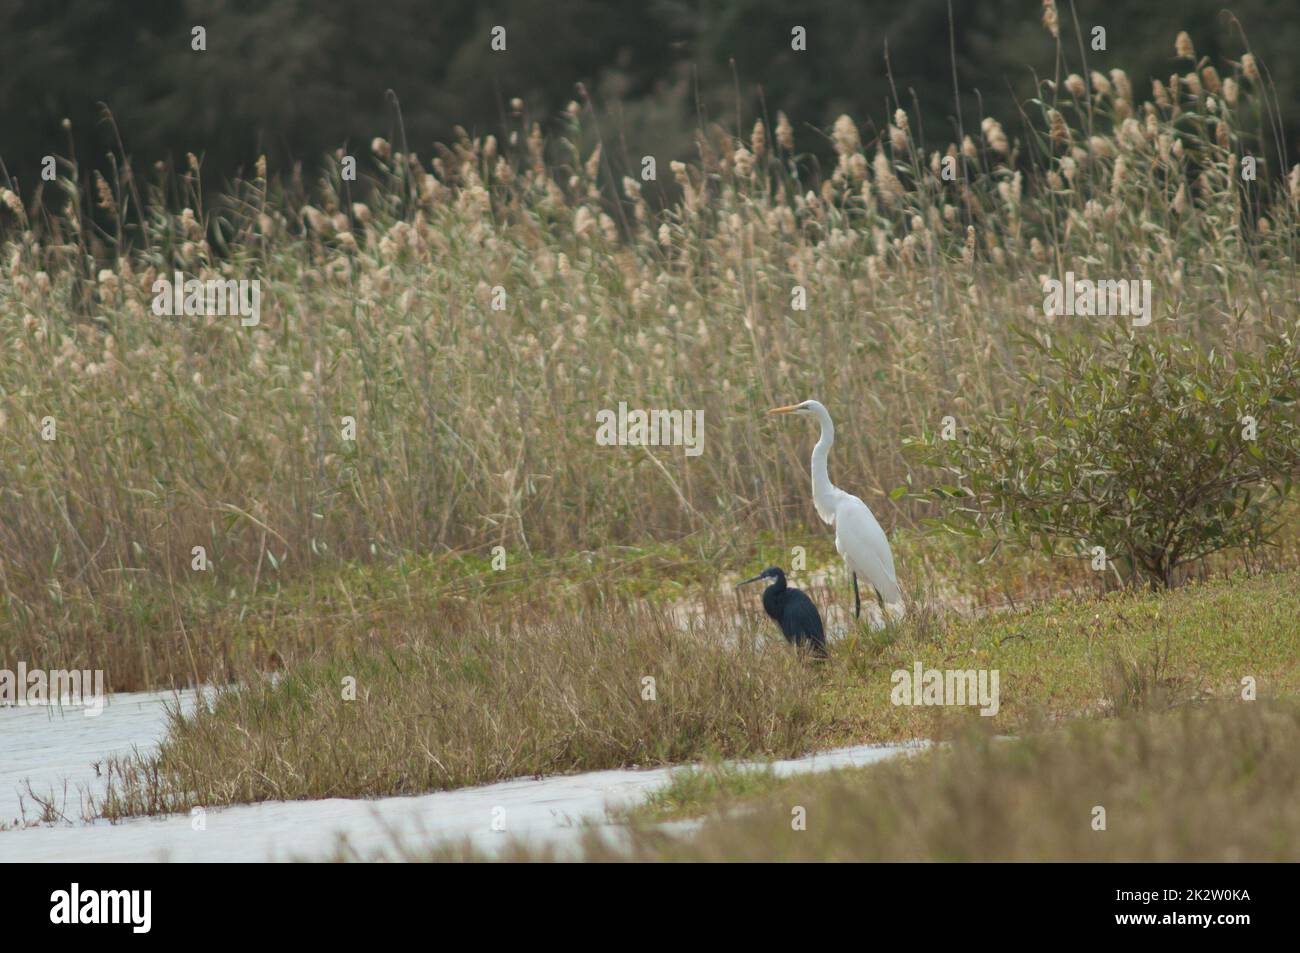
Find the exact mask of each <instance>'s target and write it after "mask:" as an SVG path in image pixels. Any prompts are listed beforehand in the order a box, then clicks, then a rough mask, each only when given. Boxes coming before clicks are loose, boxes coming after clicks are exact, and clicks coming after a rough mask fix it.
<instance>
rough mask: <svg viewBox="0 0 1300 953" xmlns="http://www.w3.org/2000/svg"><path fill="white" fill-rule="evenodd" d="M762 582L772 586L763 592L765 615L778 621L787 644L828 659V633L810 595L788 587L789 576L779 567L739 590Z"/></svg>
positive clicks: (747, 582) (740, 584)
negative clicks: (762, 580) (786, 576)
mask: <svg viewBox="0 0 1300 953" xmlns="http://www.w3.org/2000/svg"><path fill="white" fill-rule="evenodd" d="M760 579H771V580H772V582H771V583H769V584H768V587H767V588H766V589H764V590H763V611H764V612H766V613H767V614H768V615H769V616H771V617H772V618H773V619H775V620H776V624H777V625H779V626H780V627H781V634H782V635H784V636H785V640H786V641H787V642H789V643H790V644H791V645H793V646H795V647H796V648H804V647H807V648H808V649H809V651H811V652H812V654H813V655H816V656H817V657H818V658H825V657H826V633H825V632H824V631H823V630H822V617H821V614H820V613H818V611H817V607H816V606H815V605H813V601H812V600H811V599H809V598H808V594H807V593H805V592H803V591H802V590H800V589H793V588H791V587H790V586H788V585H786V582H785V572H784V571H782V570H781V568H780V567H778V566H771V567H769V568H767V569H764V570H763V571H762V572H760V573H759V574H758V575H757V576H755V577H754V578H753V579H746V580H745V581H744V582H738V583H736V588H737V589H739V588H740V587H741V586H747V585H749V584H750V583H751V582H758V581H759V580H760Z"/></svg>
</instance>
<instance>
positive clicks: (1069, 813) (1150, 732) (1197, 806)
mask: <svg viewBox="0 0 1300 953" xmlns="http://www.w3.org/2000/svg"><path fill="white" fill-rule="evenodd" d="M1297 784H1300V708H1297V707H1296V705H1295V704H1294V703H1290V704H1286V705H1269V704H1266V703H1263V702H1257V703H1244V702H1237V703H1229V704H1224V705H1210V706H1193V707H1188V708H1184V709H1182V710H1180V711H1178V712H1176V713H1173V714H1167V715H1162V716H1143V717H1140V718H1136V719H1131V720H1123V721H1106V722H1100V723H1099V722H1089V721H1082V722H1078V723H1075V724H1072V725H1069V726H1068V727H1066V728H1063V729H1060V730H1057V731H1053V732H1050V733H1047V734H1043V735H1038V736H1035V737H1031V738H1026V739H1023V740H1018V741H998V740H994V739H992V738H990V737H989V736H988V735H987V734H985V733H971V734H967V735H965V736H964V737H962V738H961V739H959V740H958V741H956V742H955V743H954V744H953V745H952V746H951V747H950V748H949V749H947V750H942V751H935V752H932V753H928V754H923V755H918V756H916V757H914V758H911V759H908V760H906V761H901V762H889V763H886V764H883V765H878V766H874V767H871V768H861V769H851V770H845V771H840V772H835V773H832V774H829V775H819V776H796V777H793V778H789V779H784V780H783V779H777V778H775V777H774V776H772V775H770V774H752V773H751V774H750V775H748V776H747V777H745V778H744V779H741V780H732V781H728V780H726V779H723V780H721V781H718V780H716V779H715V782H714V783H712V784H701V783H700V782H699V781H698V780H696V779H689V778H688V779H686V780H685V781H683V783H682V786H681V787H680V788H678V790H677V791H676V792H675V793H674V792H668V793H667V794H666V795H665V803H673V802H675V801H676V802H679V803H678V806H680V805H681V803H687V804H689V805H690V806H691V808H692V810H690V811H687V812H686V813H694V814H705V815H707V817H706V819H705V821H704V823H703V826H702V827H700V828H699V829H698V830H696V831H694V832H693V833H691V834H689V835H687V836H675V835H670V834H667V833H664V832H662V831H660V830H657V829H656V828H655V827H654V825H653V824H651V823H649V822H648V821H646V820H642V821H641V822H639V823H635V824H633V825H632V826H631V827H630V828H629V829H628V840H627V842H625V843H621V844H618V845H615V844H613V843H612V842H611V841H610V840H609V839H608V838H606V837H604V836H603V835H601V834H599V833H593V834H590V835H588V836H587V837H586V839H585V843H584V845H583V848H582V850H581V852H580V855H579V856H580V857H581V859H584V860H589V861H618V860H635V861H732V862H734V861H966V862H969V861H983V862H988V861H1067V860H1068V861H1091V862H1097V861H1158V862H1168V861H1290V862H1294V861H1295V860H1297V859H1298V858H1300V800H1297V799H1296V798H1295V796H1294V792H1295V790H1296V786H1297ZM756 785H763V786H765V787H766V788H767V790H766V791H765V792H763V793H762V794H757V795H756V794H754V793H753V789H754V787H755V786H756ZM1098 807H1101V808H1104V809H1105V818H1104V821H1105V829H1104V830H1097V829H1094V817H1095V816H1096V815H1095V813H1094V811H1095V809H1096V808H1098ZM796 808H803V810H804V812H805V816H806V821H807V824H806V829H805V830H798V831H797V830H794V829H792V817H793V814H792V812H793V811H794V810H795V809H796ZM675 813H678V814H680V813H682V812H681V811H677V812H675ZM397 854H398V855H399V856H401V858H402V859H406V860H482V859H486V858H485V857H484V856H483V855H480V854H477V853H476V852H475V851H474V850H473V849H472V848H471V847H469V846H468V845H452V846H447V847H443V848H439V849H436V850H434V851H432V852H429V853H421V854H410V853H409V852H408V853H407V854H405V855H403V853H402V852H401V850H400V849H399V850H398V851H397ZM496 856H498V857H499V858H500V859H505V860H516V861H518V860H553V859H556V858H557V854H556V852H555V851H554V850H537V849H532V848H528V847H526V846H522V845H519V844H515V845H514V846H512V847H508V848H506V849H504V850H503V851H502V852H501V853H500V854H499V855H496ZM341 857H342V858H344V859H346V857H347V855H346V852H344V853H343V854H342V855H341Z"/></svg>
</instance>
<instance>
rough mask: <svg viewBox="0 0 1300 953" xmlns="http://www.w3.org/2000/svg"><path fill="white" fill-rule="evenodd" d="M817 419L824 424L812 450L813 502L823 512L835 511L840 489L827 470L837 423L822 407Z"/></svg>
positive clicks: (818, 410) (819, 409) (818, 411)
mask: <svg viewBox="0 0 1300 953" xmlns="http://www.w3.org/2000/svg"><path fill="white" fill-rule="evenodd" d="M817 419H818V420H819V421H820V422H821V425H822V435H821V437H820V438H819V439H818V441H817V446H815V447H813V452H812V484H813V503H814V504H816V506H817V509H818V510H820V511H821V512H823V513H833V512H835V498H836V497H837V496H838V495H839V492H840V491H839V490H838V489H836V487H835V484H833V483H831V478H830V474H829V473H828V472H827V470H826V459H827V458H828V457H829V456H830V453H831V444H833V443H834V442H835V424H834V423H832V422H831V415H830V414H828V413H827V412H826V410H825V408H822V407H819V408H817Z"/></svg>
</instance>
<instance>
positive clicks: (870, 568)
mask: <svg viewBox="0 0 1300 953" xmlns="http://www.w3.org/2000/svg"><path fill="white" fill-rule="evenodd" d="M768 413H769V414H798V415H799V416H801V417H815V418H816V419H817V420H818V422H820V423H821V427H822V433H821V438H820V439H819V440H818V441H817V446H815V447H813V452H812V491H813V506H814V507H816V509H817V515H818V516H820V517H821V518H822V521H823V522H825V523H830V524H831V525H832V526H834V527H835V548H836V549H837V550H838V551H839V554H840V555H841V556H843V557H844V564H845V565H846V566H848V568H849V572H851V573H852V574H853V602H854V609H853V614H854V616H855V617H858V616H861V615H862V597H861V595H859V593H858V576H859V575H861V576H863V577H865V578H866V580H867V582H869V583H871V585H872V587H873V588H874V589H875V590H876V600H877V601H878V602H879V603H880V608H881V609H882V610H883V609H884V608H885V604H886V603H888V604H889V605H890V606H891V607H893V610H894V611H895V612H896V613H898V614H899V615H901V614H902V610H903V594H902V593H901V592H900V591H899V589H898V579H897V578H896V577H895V575H894V554H893V553H892V552H890V550H889V540H888V539H887V538H886V537H885V531H884V530H883V529H881V528H880V524H879V523H877V522H876V518H875V516H873V515H872V513H871V510H870V509H868V508H867V504H866V503H863V502H862V500H860V499H859V498H858V497H856V496H854V495H853V494H852V493H846V492H844V491H843V490H841V489H840V488H839V487H837V486H836V485H835V484H833V483H831V478H830V476H829V474H828V473H827V472H826V458H827V457H828V456H829V455H830V451H831V444H833V443H834V442H835V424H834V423H833V422H832V421H831V415H830V412H829V411H828V410H827V409H826V408H825V407H823V406H822V405H821V403H820V402H819V401H815V400H805V401H804V402H803V403H801V404H791V405H790V406H789V407H774V408H773V409H772V410H769V411H768Z"/></svg>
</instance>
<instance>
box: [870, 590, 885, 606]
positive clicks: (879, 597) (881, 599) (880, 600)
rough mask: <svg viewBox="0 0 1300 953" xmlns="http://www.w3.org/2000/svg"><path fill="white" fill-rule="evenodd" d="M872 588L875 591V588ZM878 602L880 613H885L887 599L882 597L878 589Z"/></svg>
mask: <svg viewBox="0 0 1300 953" xmlns="http://www.w3.org/2000/svg"><path fill="white" fill-rule="evenodd" d="M872 588H873V589H874V588H875V587H874V586H873V587H872ZM876 602H878V603H879V604H880V611H881V612H884V611H885V597H884V596H882V595H881V594H880V590H879V589H876Z"/></svg>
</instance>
